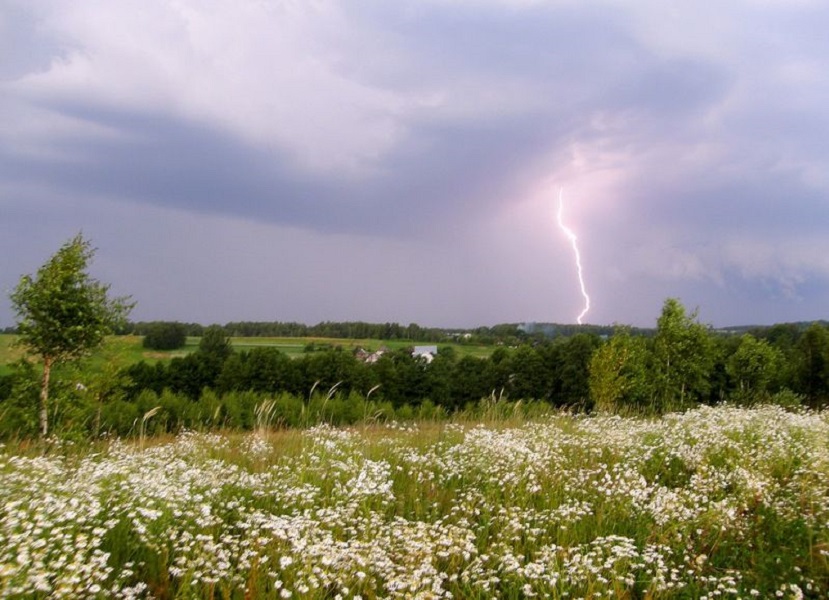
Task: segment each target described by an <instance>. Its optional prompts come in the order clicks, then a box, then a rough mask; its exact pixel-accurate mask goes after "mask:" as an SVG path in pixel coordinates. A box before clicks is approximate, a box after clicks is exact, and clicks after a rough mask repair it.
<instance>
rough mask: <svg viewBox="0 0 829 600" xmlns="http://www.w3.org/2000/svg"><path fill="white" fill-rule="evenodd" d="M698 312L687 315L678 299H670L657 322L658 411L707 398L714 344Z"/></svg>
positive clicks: (655, 399) (656, 398)
mask: <svg viewBox="0 0 829 600" xmlns="http://www.w3.org/2000/svg"><path fill="white" fill-rule="evenodd" d="M696 317H697V315H696V312H693V313H692V314H690V315H687V314H686V313H685V307H684V306H682V304H681V303H680V302H679V300H677V299H676V298H668V299H667V300H665V304H664V306H663V308H662V314H661V315H660V316H659V319H657V322H656V336H655V337H654V342H653V359H654V383H655V392H656V395H655V397H654V403H655V405H654V407H653V408H655V409H656V411H657V412H660V411H663V410H671V409H673V408H676V407H677V406H683V405H685V403H686V402H687V401H689V400H692V401H699V400H701V399H702V398H704V397H707V395H708V391H709V389H710V382H709V379H708V378H709V375H710V373H711V369H712V367H713V364H714V355H713V344H712V343H711V336H710V335H709V333H708V330H707V329H706V328H705V326H703V325H701V324H700V323H699V322H697V320H696Z"/></svg>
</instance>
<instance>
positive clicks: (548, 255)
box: [0, 0, 829, 327]
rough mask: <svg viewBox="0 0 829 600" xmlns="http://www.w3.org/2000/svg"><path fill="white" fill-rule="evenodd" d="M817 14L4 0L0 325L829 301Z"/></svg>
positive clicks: (762, 309)
mask: <svg viewBox="0 0 829 600" xmlns="http://www.w3.org/2000/svg"><path fill="white" fill-rule="evenodd" d="M828 6H829V5H827V3H826V2H822V1H820V0H815V1H809V0H734V1H731V2H700V1H699V0H693V1H685V0H678V1H671V2H665V1H664V0H636V1H635V2H630V1H624V2H623V1H619V0H605V1H581V0H569V1H568V0H561V1H549V2H544V1H537V2H536V1H532V0H474V1H473V0H419V1H409V0H394V1H389V0H361V1H353V2H337V1H328V0H119V1H118V2H112V1H110V0H84V1H83V2H70V1H66V0H60V1H57V0H56V1H40V0H19V1H15V0H0V291H2V298H0V326H7V325H11V324H13V323H14V316H13V314H12V311H11V308H10V305H9V301H8V293H9V292H10V291H11V290H12V289H13V288H14V286H15V285H16V283H17V281H18V279H19V277H20V276H21V275H22V274H24V273H34V272H35V271H36V270H37V268H38V267H39V266H40V265H41V264H42V263H43V262H45V261H46V260H47V259H48V257H49V256H50V255H51V254H53V253H54V252H55V251H56V250H57V249H58V248H59V247H60V246H61V244H62V243H64V242H65V241H66V240H68V239H69V238H71V237H72V236H73V235H75V234H76V233H77V232H79V231H82V232H83V233H84V235H85V236H86V237H87V238H89V239H91V240H92V242H93V244H94V246H95V247H97V254H96V257H95V262H94V263H93V266H92V273H93V275H94V276H95V277H97V278H98V279H100V280H102V281H104V282H107V283H110V284H112V291H113V293H115V294H119V295H122V294H129V295H132V296H133V299H134V300H135V301H137V303H138V304H137V307H136V309H135V310H134V312H133V314H132V318H133V319H134V320H155V319H161V320H180V321H197V322H201V323H205V324H207V323H213V322H219V323H225V322H228V321H234V320H266V321H274V320H278V321H301V322H306V323H317V322H319V321H323V320H333V321H347V320H364V321H371V322H385V321H397V322H401V323H404V324H406V323H409V322H416V323H419V324H421V325H424V326H464V327H465V326H477V325H492V324H496V323H503V322H523V321H545V322H559V323H574V322H575V321H576V317H577V315H578V314H579V313H580V312H581V310H582V308H583V299H582V297H581V294H580V292H579V282H578V278H577V272H576V268H575V260H574V258H575V257H574V253H573V249H572V248H571V246H570V245H569V241H568V239H567V237H566V236H565V235H564V233H563V232H562V231H561V230H560V229H559V228H558V225H557V223H556V214H557V209H558V204H557V203H558V194H559V190H563V200H564V206H563V213H562V216H563V219H564V222H565V224H566V225H567V226H569V227H570V228H571V229H572V230H573V231H574V232H576V234H577V236H578V245H579V249H580V251H581V258H582V263H583V266H584V278H585V284H586V287H587V291H588V293H589V295H590V299H591V309H590V312H589V313H588V314H587V315H586V317H585V321H586V322H589V323H596V324H610V323H614V322H618V323H627V324H634V325H653V324H654V323H655V320H656V318H657V316H658V314H659V311H660V308H661V306H662V303H663V302H664V300H665V298H667V297H678V298H680V299H681V301H682V302H683V304H685V305H686V307H688V308H689V309H693V308H697V307H698V308H699V318H700V320H701V321H703V322H705V323H711V324H713V325H716V326H724V325H734V324H755V323H775V322H784V321H796V320H813V319H821V318H827V317H829V314H828V313H827V307H829V195H828V194H827V192H829V76H827V73H829V36H828V35H827V34H826V32H827V30H829V8H827V7H828Z"/></svg>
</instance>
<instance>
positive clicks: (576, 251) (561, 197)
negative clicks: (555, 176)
mask: <svg viewBox="0 0 829 600" xmlns="http://www.w3.org/2000/svg"><path fill="white" fill-rule="evenodd" d="M563 213H564V188H559V190H558V226H559V229H561V230H562V231H563V232H564V235H565V236H567V239H568V240H570V245H571V246H573V254H575V256H576V272H577V273H578V275H579V288H581V295H582V297H583V298H584V310H582V311H581V313H579V316H578V317H576V323H578V324H579V325H581V324H582V319H583V318H584V315H586V314H587V312H588V311H589V310H590V296H589V295H588V294H587V287H586V286H585V285H584V273H583V272H582V267H581V254H580V253H579V245H578V244H577V243H576V240H577V238H576V234H575V233H574V232H573V230H572V229H570V228H569V227H567V225H565V224H564V219H563V218H562V215H563Z"/></svg>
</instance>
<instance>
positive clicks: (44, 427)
mask: <svg viewBox="0 0 829 600" xmlns="http://www.w3.org/2000/svg"><path fill="white" fill-rule="evenodd" d="M51 373H52V358H51V357H50V356H47V357H45V358H44V359H43V379H42V380H41V383H40V437H42V438H45V437H46V436H47V435H48V434H49V411H48V406H49V375H51Z"/></svg>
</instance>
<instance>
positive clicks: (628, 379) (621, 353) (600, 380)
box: [589, 329, 653, 413]
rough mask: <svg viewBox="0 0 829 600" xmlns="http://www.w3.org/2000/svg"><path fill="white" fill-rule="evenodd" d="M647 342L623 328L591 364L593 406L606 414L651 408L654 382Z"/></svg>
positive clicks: (601, 348) (602, 346) (590, 376)
mask: <svg viewBox="0 0 829 600" xmlns="http://www.w3.org/2000/svg"><path fill="white" fill-rule="evenodd" d="M649 360H650V357H649V351H648V348H647V345H646V341H645V339H644V338H641V337H632V336H631V335H630V333H629V331H628V330H626V329H620V330H618V331H617V332H616V333H615V334H614V335H613V337H612V338H611V339H610V340H608V341H607V342H605V343H604V344H602V345H601V346H600V347H599V348H598V350H596V352H595V354H593V357H592V359H591V361H590V368H589V372H590V374H589V386H590V396H591V397H592V398H593V402H594V403H595V404H594V406H595V408H596V409H597V410H599V411H606V412H621V413H626V412H645V411H648V410H649V409H650V408H651V403H650V399H651V398H652V394H653V393H652V382H651V378H650V377H649V372H648V362H649Z"/></svg>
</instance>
